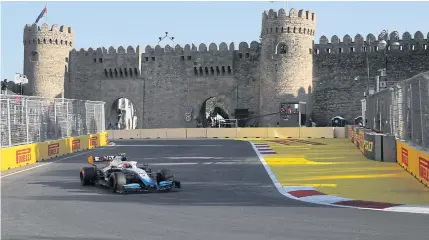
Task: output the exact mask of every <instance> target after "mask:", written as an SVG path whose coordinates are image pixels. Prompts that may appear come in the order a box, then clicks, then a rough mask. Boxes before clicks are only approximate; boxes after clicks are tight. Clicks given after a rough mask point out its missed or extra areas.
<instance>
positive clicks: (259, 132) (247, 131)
mask: <svg viewBox="0 0 429 240" xmlns="http://www.w3.org/2000/svg"><path fill="white" fill-rule="evenodd" d="M107 132H108V133H109V136H110V139H112V140H114V139H117V140H119V139H183V138H261V139H263V138H345V133H346V128H345V127H315V128H312V127H309V128H305V127H303V128H280V127H276V128H157V129H134V130H108V131H107Z"/></svg>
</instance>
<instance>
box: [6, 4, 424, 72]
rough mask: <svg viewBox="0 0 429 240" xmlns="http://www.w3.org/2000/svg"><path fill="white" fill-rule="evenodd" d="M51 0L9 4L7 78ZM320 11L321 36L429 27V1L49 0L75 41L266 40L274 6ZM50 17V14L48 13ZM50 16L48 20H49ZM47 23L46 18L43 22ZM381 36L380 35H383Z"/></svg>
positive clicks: (83, 44) (53, 15)
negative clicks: (267, 16) (266, 19)
mask: <svg viewBox="0 0 429 240" xmlns="http://www.w3.org/2000/svg"><path fill="white" fill-rule="evenodd" d="M45 4H46V3H45V2H2V3H1V79H4V78H8V79H9V80H12V79H13V75H14V73H15V72H22V71H23V70H22V69H23V45H22V35H23V28H24V26H25V24H32V23H34V21H35V20H36V18H37V16H38V15H39V13H40V12H41V11H42V9H43V7H44V6H45ZM282 7H283V8H288V9H289V8H292V7H293V8H296V9H305V10H310V11H313V12H316V14H317V29H316V36H315V40H316V42H318V39H319V38H320V36H322V35H326V36H327V37H328V38H329V39H330V37H331V36H332V35H334V34H337V35H338V36H339V37H340V38H342V37H343V36H344V35H345V34H350V35H351V36H352V37H354V36H355V35H356V34H357V33H360V34H362V35H363V36H366V35H367V34H368V33H374V34H377V35H378V33H380V32H381V31H382V30H383V29H387V30H389V31H393V30H397V31H399V33H400V34H401V35H402V33H403V32H404V31H409V32H410V33H411V34H412V35H413V34H414V33H415V32H416V31H418V30H420V31H422V32H423V34H424V35H425V38H426V35H427V33H428V31H429V27H428V25H427V23H429V14H428V12H427V10H428V9H429V2H405V1H404V2H288V3H286V2H285V1H281V2H274V3H270V2H269V1H266V2H48V19H47V20H48V24H49V25H52V24H54V23H56V24H59V25H67V26H72V27H73V28H74V29H75V40H74V42H75V47H76V48H77V49H80V48H89V47H93V48H97V47H102V46H104V47H106V48H108V47H109V46H115V47H118V46H121V45H122V46H129V45H132V46H137V45H141V46H142V47H143V48H144V47H145V46H146V45H148V44H149V45H155V44H156V43H157V42H158V37H160V36H163V35H164V32H165V31H168V32H169V33H170V34H169V35H171V36H174V37H175V42H176V43H178V44H182V45H184V44H187V43H195V44H196V45H199V44H200V43H206V44H207V45H208V44H210V43H211V42H214V43H216V44H218V45H219V44H220V43H221V42H223V41H225V42H227V43H228V44H229V43H230V42H235V43H236V46H238V43H239V42H241V41H246V42H249V43H250V42H251V41H252V40H258V39H259V34H260V27H261V14H262V12H263V11H264V10H269V9H270V8H274V9H279V8H282ZM42 21H43V20H42ZM41 23H43V22H41ZM41 23H40V24H41ZM377 35H376V36H377Z"/></svg>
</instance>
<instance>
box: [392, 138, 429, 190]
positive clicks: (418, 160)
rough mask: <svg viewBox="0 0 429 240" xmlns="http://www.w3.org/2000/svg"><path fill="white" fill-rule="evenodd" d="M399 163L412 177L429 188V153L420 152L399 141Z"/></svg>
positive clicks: (397, 153) (397, 142) (397, 152)
mask: <svg viewBox="0 0 429 240" xmlns="http://www.w3.org/2000/svg"><path fill="white" fill-rule="evenodd" d="M396 145H397V149H396V150H397V151H396V155H397V161H398V163H399V164H400V165H401V166H402V167H403V168H405V170H407V171H408V172H409V173H410V174H411V175H413V176H414V177H415V178H417V179H418V180H419V181H420V182H422V183H423V184H424V185H425V186H426V187H429V152H426V151H422V150H418V149H416V148H415V147H412V146H410V145H408V144H407V143H405V142H403V141H401V140H397V141H396Z"/></svg>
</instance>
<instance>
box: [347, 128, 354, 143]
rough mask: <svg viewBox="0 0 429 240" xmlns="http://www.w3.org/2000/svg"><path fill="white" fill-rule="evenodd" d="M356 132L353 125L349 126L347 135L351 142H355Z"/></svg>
mask: <svg viewBox="0 0 429 240" xmlns="http://www.w3.org/2000/svg"><path fill="white" fill-rule="evenodd" d="M354 132H355V129H354V126H353V125H349V126H347V135H348V138H349V140H350V142H354Z"/></svg>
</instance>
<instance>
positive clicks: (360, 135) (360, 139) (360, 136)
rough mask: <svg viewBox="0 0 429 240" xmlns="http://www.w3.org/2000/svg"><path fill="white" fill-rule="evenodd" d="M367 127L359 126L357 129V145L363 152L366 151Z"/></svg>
mask: <svg viewBox="0 0 429 240" xmlns="http://www.w3.org/2000/svg"><path fill="white" fill-rule="evenodd" d="M364 144H365V129H363V128H358V129H357V145H356V146H357V147H358V149H359V150H360V151H361V152H362V153H365V146H364Z"/></svg>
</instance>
